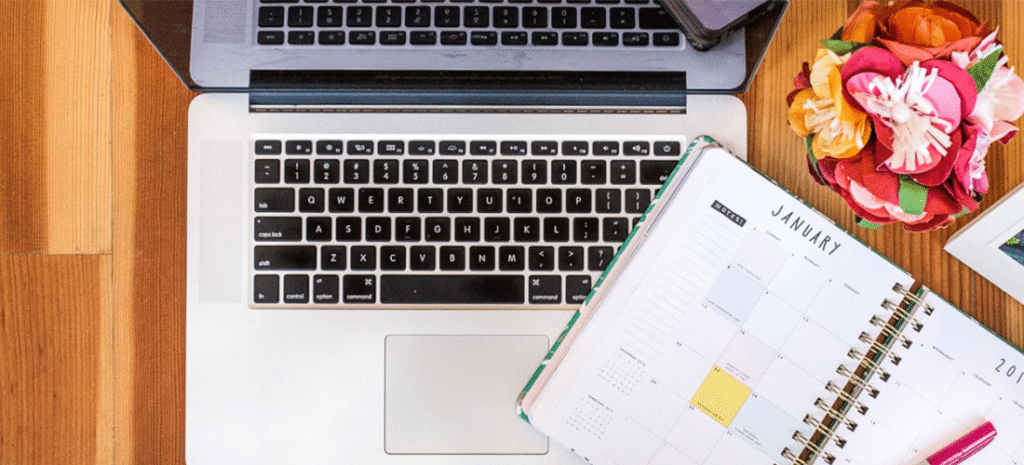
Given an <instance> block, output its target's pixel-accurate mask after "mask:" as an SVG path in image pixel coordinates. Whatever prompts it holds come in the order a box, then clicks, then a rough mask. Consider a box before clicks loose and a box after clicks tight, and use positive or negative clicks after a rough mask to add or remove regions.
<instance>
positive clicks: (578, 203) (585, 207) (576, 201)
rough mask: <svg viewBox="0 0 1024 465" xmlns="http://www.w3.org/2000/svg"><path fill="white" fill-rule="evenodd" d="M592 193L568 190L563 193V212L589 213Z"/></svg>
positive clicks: (581, 190) (583, 190)
mask: <svg viewBox="0 0 1024 465" xmlns="http://www.w3.org/2000/svg"><path fill="white" fill-rule="evenodd" d="M592 197H593V192H592V191H591V190H590V189H568V190H566V191H565V211H566V212H568V213H590V212H591V203H592V200H591V199H592Z"/></svg>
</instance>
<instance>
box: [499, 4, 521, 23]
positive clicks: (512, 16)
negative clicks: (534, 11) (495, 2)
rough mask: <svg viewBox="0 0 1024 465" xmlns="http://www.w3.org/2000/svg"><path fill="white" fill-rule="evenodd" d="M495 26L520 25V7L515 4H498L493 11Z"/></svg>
mask: <svg viewBox="0 0 1024 465" xmlns="http://www.w3.org/2000/svg"><path fill="white" fill-rule="evenodd" d="M493 19H494V27H496V28H514V27H518V26H519V8H518V7H514V6H496V7H494V11H493Z"/></svg>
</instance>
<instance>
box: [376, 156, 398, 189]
mask: <svg viewBox="0 0 1024 465" xmlns="http://www.w3.org/2000/svg"><path fill="white" fill-rule="evenodd" d="M373 182H375V183H377V184H398V160H374V161H373Z"/></svg>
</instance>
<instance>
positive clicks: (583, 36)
mask: <svg viewBox="0 0 1024 465" xmlns="http://www.w3.org/2000/svg"><path fill="white" fill-rule="evenodd" d="M589 40H590V39H589V37H588V36H587V33H586V32H563V33H562V45H573V46H582V45H587V43H588V42H589Z"/></svg>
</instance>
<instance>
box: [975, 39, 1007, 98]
mask: <svg viewBox="0 0 1024 465" xmlns="http://www.w3.org/2000/svg"><path fill="white" fill-rule="evenodd" d="M1002 50H1003V48H1002V47H999V48H998V49H996V50H995V51H994V52H992V53H990V54H988V56H987V57H985V58H984V59H982V60H981V61H979V62H977V63H975V64H974V65H972V66H970V67H968V68H967V74H970V75H971V77H972V78H974V85H975V86H977V88H978V92H981V89H984V88H985V84H986V83H988V80H989V78H991V77H992V72H993V71H995V70H996V64H997V63H999V55H1000V53H1001V52H1002Z"/></svg>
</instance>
